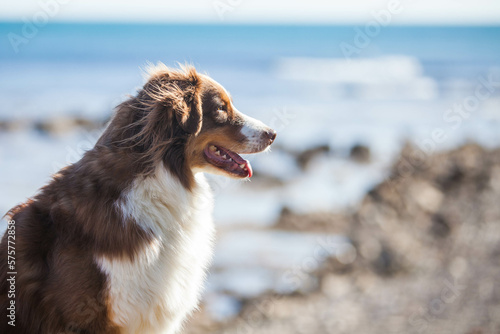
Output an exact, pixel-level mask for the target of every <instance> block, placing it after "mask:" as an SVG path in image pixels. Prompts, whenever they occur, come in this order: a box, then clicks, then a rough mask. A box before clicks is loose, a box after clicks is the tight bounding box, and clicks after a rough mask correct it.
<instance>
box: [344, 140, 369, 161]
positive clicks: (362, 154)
mask: <svg viewBox="0 0 500 334" xmlns="http://www.w3.org/2000/svg"><path fill="white" fill-rule="evenodd" d="M349 156H350V158H351V159H352V160H354V161H356V162H358V163H368V162H370V160H371V157H370V156H371V153H370V148H369V147H367V146H365V145H361V144H357V145H354V146H353V147H352V148H351V152H350V153H349Z"/></svg>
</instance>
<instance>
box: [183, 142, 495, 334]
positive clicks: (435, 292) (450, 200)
mask: <svg viewBox="0 0 500 334" xmlns="http://www.w3.org/2000/svg"><path fill="white" fill-rule="evenodd" d="M358 151H359V150H358ZM422 153H423V152H419V151H418V150H417V149H415V148H413V147H412V146H410V145H407V146H406V147H405V148H404V149H403V150H402V152H401V155H400V157H399V159H398V160H397V162H396V163H395V164H394V166H393V167H392V171H391V174H390V177H388V178H387V179H386V180H385V181H384V182H382V183H380V184H379V185H377V186H376V187H374V188H373V189H372V190H371V191H370V192H369V193H368V194H367V195H366V196H365V198H364V199H363V200H362V202H361V203H360V204H359V206H358V207H357V208H355V209H352V210H351V211H349V212H318V213H314V214H303V215H300V214H296V213H294V212H293V209H289V208H285V209H283V210H282V213H281V216H280V218H279V220H278V221H277V222H276V224H275V226H273V227H272V229H277V230H286V231H303V232H320V233H335V234H340V235H345V236H347V237H348V238H349V239H350V240H351V242H352V245H353V249H352V250H351V251H349V252H346V253H343V254H342V255H339V256H333V257H329V258H328V259H327V260H326V261H325V262H324V263H323V264H322V266H321V267H320V268H317V269H314V270H312V271H308V270H307V266H305V267H304V266H303V267H301V268H299V269H300V273H301V275H298V276H297V277H299V279H300V280H302V282H306V281H307V282H308V284H306V285H305V286H306V287H307V288H304V285H301V286H302V288H301V289H299V290H297V291H294V292H287V293H283V294H277V293H267V294H263V295H261V296H259V297H257V298H252V299H249V300H241V303H242V305H243V306H242V308H241V311H240V313H239V314H238V316H237V317H234V318H232V319H229V320H226V321H224V322H217V321H214V320H213V319H211V318H210V317H209V315H208V312H206V310H205V309H204V307H203V306H202V307H201V309H200V311H198V312H197V313H196V314H194V316H193V319H192V320H191V321H190V322H189V323H188V324H187V326H186V331H185V332H186V333H193V334H194V333H217V334H229V333H235V334H236V333H237V334H240V333H256V334H265V333H273V334H281V333H283V334H285V333H287V334H290V333H304V334H306V333H307V334H309V333H316V334H323V333H324V334H326V333H450V334H451V333H454V334H455V333H458V334H460V333H463V334H485V333H492V334H493V333H499V332H500V205H499V203H500V149H493V150H488V149H485V148H483V147H481V146H478V145H475V144H467V145H465V146H462V147H460V148H458V149H455V150H452V151H449V152H442V153H436V154H434V155H431V156H426V155H425V154H422ZM363 155H366V154H363Z"/></svg>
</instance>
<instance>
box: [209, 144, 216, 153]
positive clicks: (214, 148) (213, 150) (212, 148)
mask: <svg viewBox="0 0 500 334" xmlns="http://www.w3.org/2000/svg"><path fill="white" fill-rule="evenodd" d="M209 149H210V151H212V152H215V151H217V147H215V146H214V145H210V147H209Z"/></svg>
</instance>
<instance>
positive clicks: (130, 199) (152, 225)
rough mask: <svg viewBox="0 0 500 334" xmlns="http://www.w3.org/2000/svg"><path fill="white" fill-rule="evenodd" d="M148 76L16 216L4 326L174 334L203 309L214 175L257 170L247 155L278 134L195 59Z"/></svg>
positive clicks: (1, 249) (4, 286) (0, 327)
mask: <svg viewBox="0 0 500 334" xmlns="http://www.w3.org/2000/svg"><path fill="white" fill-rule="evenodd" d="M148 73H149V79H148V80H147V82H146V83H145V85H144V86H143V87H142V88H141V89H140V90H139V91H138V93H137V95H136V96H134V97H130V98H129V99H128V100H127V101H125V102H123V103H122V104H120V105H119V106H118V107H117V108H116V110H115V113H114V116H113V118H112V119H111V121H110V122H109V124H108V126H107V127H106V129H105V130H104V132H103V134H102V135H101V137H100V138H99V140H98V141H97V143H96V145H95V146H94V147H93V148H92V149H91V150H89V151H87V152H86V153H85V154H84V155H83V157H82V158H81V160H79V161H78V162H76V163H74V164H72V165H69V166H67V167H65V168H63V169H62V170H60V171H59V172H58V173H56V174H55V175H54V176H53V178H52V180H51V182H50V183H49V184H48V185H46V186H44V187H43V188H41V189H40V190H39V192H38V193H37V194H36V195H35V196H34V197H33V198H32V199H30V200H28V201H27V202H26V203H24V204H21V205H19V206H17V207H15V208H13V209H11V210H10V211H9V212H8V213H7V215H6V216H7V217H8V218H7V219H8V229H7V231H6V233H5V234H4V236H3V238H2V241H1V244H0V254H1V255H0V308H1V311H0V315H1V316H0V319H1V321H0V322H1V324H0V332H1V333H6V334H7V333H23V334H24V333H26V334H56V333H57V334H63V333H80V334H84V333H85V334H99V333H127V334H129V333H141V334H147V333H164V334H172V333H178V332H179V330H180V329H181V328H182V325H183V322H184V321H185V319H186V317H188V316H189V315H190V313H192V311H193V310H194V309H196V307H197V305H198V301H199V298H200V293H201V292H200V291H201V289H202V287H203V282H204V280H205V276H206V271H207V268H208V266H209V264H210V261H211V258H212V252H213V250H212V249H213V240H214V225H213V222H212V218H211V211H212V206H213V199H212V195H211V190H210V187H209V185H208V183H207V181H206V179H205V177H204V172H208V173H214V174H222V175H226V176H229V177H232V178H237V179H245V178H249V177H251V176H252V168H251V166H250V163H249V162H248V161H247V160H245V159H243V158H242V157H241V156H240V154H251V153H258V152H262V151H264V150H266V149H267V148H268V147H269V146H270V145H271V143H272V142H273V141H274V139H275V137H276V132H275V131H274V130H272V129H271V128H270V127H268V126H266V125H264V124H263V123H262V122H260V121H258V120H256V119H253V118H251V117H249V116H246V115H244V114H242V113H241V112H239V111H238V110H237V109H236V108H235V106H234V105H233V101H232V98H231V96H230V95H229V93H228V92H227V91H226V90H225V89H224V88H223V87H222V86H221V85H220V84H219V83H217V82H216V81H214V80H213V79H211V78H210V77H208V76H207V75H205V74H201V73H198V72H197V71H196V70H195V69H194V68H193V67H192V66H180V68H179V69H172V68H169V67H166V66H165V65H163V64H159V65H157V66H154V67H153V68H152V69H151V70H150V71H149V72H148ZM9 236H11V237H9ZM9 241H10V242H9ZM9 246H10V247H9ZM10 251H13V252H12V253H9V252H10ZM8 254H9V255H13V256H12V257H8ZM12 259H15V262H12V261H11V260H12ZM13 264H14V266H13V267H12V265H13ZM11 272H15V274H14V275H11V274H10V273H11ZM8 273H9V274H8ZM12 277H14V280H15V284H12V282H13V279H12ZM14 296H15V297H14ZM12 305H14V306H12ZM13 307H14V308H15V311H14V312H12V308H13ZM12 314H14V317H13V316H12ZM12 319H14V322H13V323H12V322H11V323H10V324H9V322H10V321H12ZM12 324H15V326H12Z"/></svg>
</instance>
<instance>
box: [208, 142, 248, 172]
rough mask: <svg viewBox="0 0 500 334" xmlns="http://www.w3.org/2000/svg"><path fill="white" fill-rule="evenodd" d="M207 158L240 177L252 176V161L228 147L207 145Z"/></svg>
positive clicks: (213, 163) (218, 166)
mask: <svg viewBox="0 0 500 334" xmlns="http://www.w3.org/2000/svg"><path fill="white" fill-rule="evenodd" d="M204 152H205V158H206V159H207V161H208V162H210V163H211V164H212V165H214V166H215V167H217V168H220V169H222V170H224V171H226V172H227V173H229V174H232V175H235V176H238V177H252V166H250V162H248V161H247V160H245V159H243V158H242V157H240V156H239V155H238V154H237V153H235V152H233V151H230V150H228V149H227V148H224V147H221V146H216V145H213V144H210V145H208V146H207V147H205V151H204Z"/></svg>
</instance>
